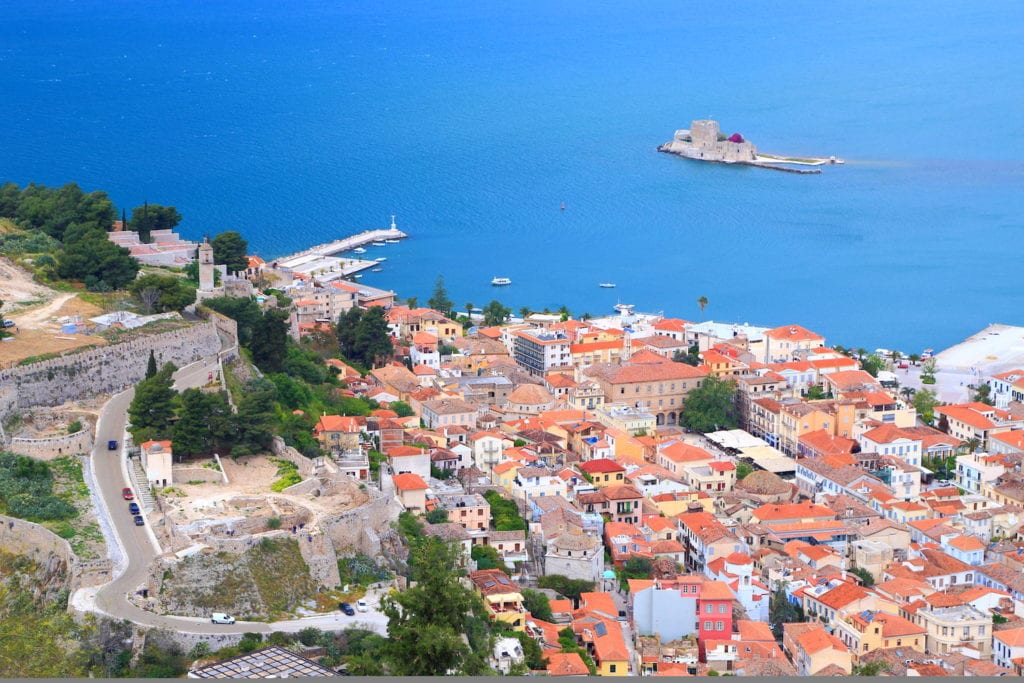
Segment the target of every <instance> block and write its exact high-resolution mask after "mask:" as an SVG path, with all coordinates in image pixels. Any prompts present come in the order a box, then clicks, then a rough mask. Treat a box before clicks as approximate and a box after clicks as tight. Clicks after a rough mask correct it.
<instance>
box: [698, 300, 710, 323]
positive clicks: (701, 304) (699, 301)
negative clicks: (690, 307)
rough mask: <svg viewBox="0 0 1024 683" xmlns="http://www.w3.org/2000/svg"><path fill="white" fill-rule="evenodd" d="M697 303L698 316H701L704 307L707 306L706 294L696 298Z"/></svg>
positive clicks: (702, 315)
mask: <svg viewBox="0 0 1024 683" xmlns="http://www.w3.org/2000/svg"><path fill="white" fill-rule="evenodd" d="M697 305H698V306H700V316H701V317H702V318H703V317H704V309H705V308H707V307H708V298H707V297H706V296H702V297H700V298H699V299H697Z"/></svg>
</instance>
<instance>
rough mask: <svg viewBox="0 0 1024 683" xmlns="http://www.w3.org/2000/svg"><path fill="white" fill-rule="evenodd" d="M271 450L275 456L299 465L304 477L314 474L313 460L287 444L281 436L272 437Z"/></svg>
mask: <svg viewBox="0 0 1024 683" xmlns="http://www.w3.org/2000/svg"><path fill="white" fill-rule="evenodd" d="M270 452H271V453H273V454H274V457H277V458H281V459H282V460H287V461H288V462H291V463H294V464H295V465H296V466H298V468H299V474H301V475H302V476H303V478H308V477H311V476H313V461H312V460H311V459H309V458H307V457H306V456H304V455H303V454H302V453H299V452H298V451H297V450H295V449H294V448H292V447H291V446H289V445H288V444H286V443H285V442H284V439H282V438H281V437H279V436H275V437H274V438H273V439H271V441H270Z"/></svg>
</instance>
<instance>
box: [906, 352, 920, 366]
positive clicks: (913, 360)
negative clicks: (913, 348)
mask: <svg viewBox="0 0 1024 683" xmlns="http://www.w3.org/2000/svg"><path fill="white" fill-rule="evenodd" d="M907 360H909V361H910V362H911V363H913V364H914V365H917V364H918V363H919V362H921V354H919V353H912V354H910V355H909V356H907Z"/></svg>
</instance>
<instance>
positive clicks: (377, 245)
mask: <svg viewBox="0 0 1024 683" xmlns="http://www.w3.org/2000/svg"><path fill="white" fill-rule="evenodd" d="M370 244H372V245H373V246H375V247H383V246H384V243H383V242H381V241H380V240H377V241H376V242H370Z"/></svg>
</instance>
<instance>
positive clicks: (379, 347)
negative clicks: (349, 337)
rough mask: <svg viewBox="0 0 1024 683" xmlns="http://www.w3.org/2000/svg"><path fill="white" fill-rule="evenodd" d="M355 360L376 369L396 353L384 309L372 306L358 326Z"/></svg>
mask: <svg viewBox="0 0 1024 683" xmlns="http://www.w3.org/2000/svg"><path fill="white" fill-rule="evenodd" d="M354 345H355V349H354V350H355V360H356V361H357V362H359V363H361V364H362V365H364V366H366V367H371V368H372V367H376V366H378V365H380V364H382V363H383V362H384V361H386V360H387V359H388V358H390V357H391V356H392V354H394V352H395V348H394V345H393V344H392V342H391V331H390V329H389V328H388V319H387V317H386V315H385V313H384V309H383V308H381V307H380V306H371V307H370V308H369V309H367V310H366V311H365V312H364V313H363V314H362V316H361V317H360V319H359V322H358V323H357V324H356V329H355V340H354Z"/></svg>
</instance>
